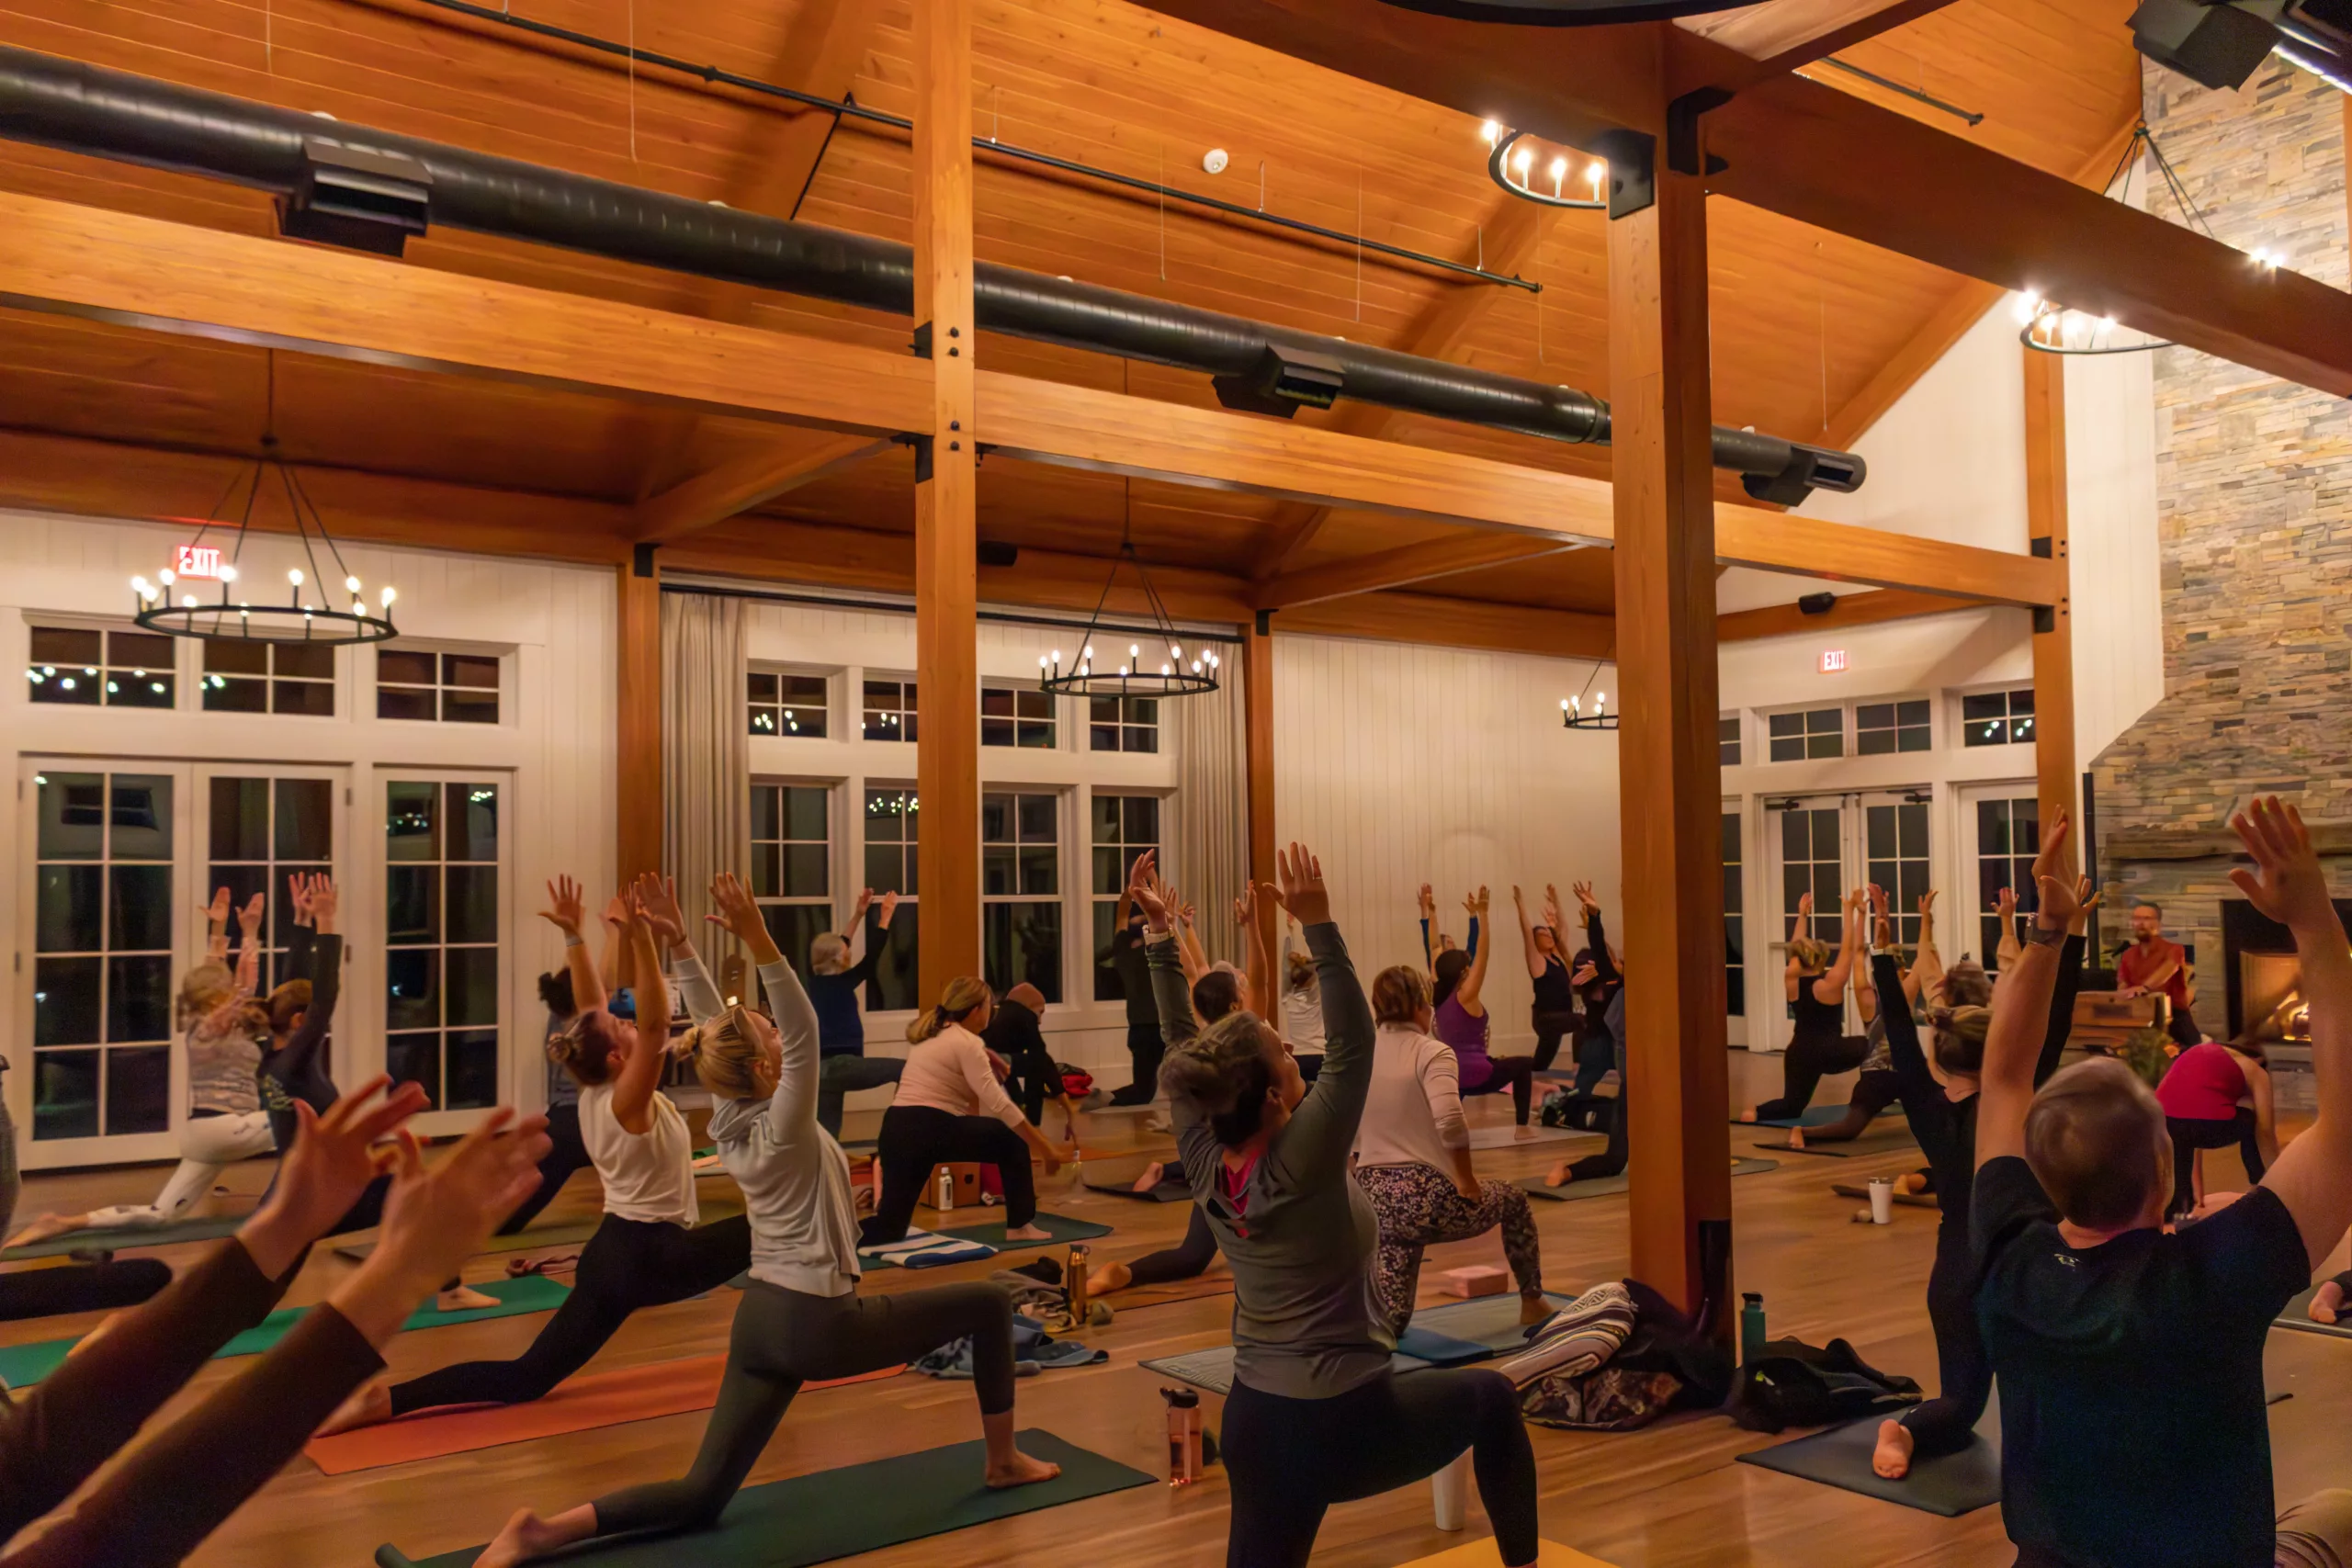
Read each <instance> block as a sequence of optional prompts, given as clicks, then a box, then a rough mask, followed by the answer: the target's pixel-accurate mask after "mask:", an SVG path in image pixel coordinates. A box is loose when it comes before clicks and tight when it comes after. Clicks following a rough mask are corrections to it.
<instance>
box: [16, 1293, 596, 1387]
mask: <svg viewBox="0 0 2352 1568" xmlns="http://www.w3.org/2000/svg"><path fill="white" fill-rule="evenodd" d="M474 1288H475V1289H476V1290H478V1291H481V1292H482V1293H483V1294H485V1295H492V1296H496V1297H497V1298H498V1304H497V1305H496V1306H492V1307H472V1308H469V1309H468V1310H466V1311H464V1312H441V1311H438V1310H436V1309H435V1308H434V1307H432V1306H430V1305H427V1306H423V1307H419V1308H418V1309H417V1310H416V1312H415V1313H414V1314H413V1315H411V1317H410V1318H409V1320H408V1322H406V1323H405V1324H402V1325H401V1328H402V1329H403V1330H404V1331H405V1330H413V1329H419V1328H447V1327H448V1326H449V1325H452V1324H458V1323H476V1322H479V1321H481V1319H484V1318H491V1317H514V1316H515V1315H517V1314H522V1313H526V1312H547V1311H548V1310H549V1309H551V1308H554V1307H558V1306H561V1305H562V1304H563V1298H564V1297H566V1296H568V1295H570V1294H571V1287H570V1286H568V1285H559V1284H557V1283H556V1282H555V1281H554V1280H549V1279H547V1278H545V1277H544V1276H542V1275H537V1274H526V1275H525V1276H524V1277H523V1278H521V1279H519V1280H492V1282H490V1283H489V1284H485V1285H477V1286H475V1287H474ZM310 1310H311V1309H310V1308H308V1307H279V1308H278V1309H277V1311H276V1312H274V1313H271V1314H269V1315H268V1316H267V1317H265V1318H263V1319H262V1320H261V1322H260V1323H258V1324H256V1325H254V1326H253V1327H251V1328H248V1329H246V1330H245V1331H244V1332H243V1334H240V1335H238V1336H237V1337H234V1338H233V1339H231V1340H230V1341H229V1342H228V1343H227V1344H226V1345H223V1346H221V1347H220V1349H218V1350H216V1351H214V1352H213V1353H212V1355H213V1359H215V1360H220V1359H226V1358H228V1357H231V1356H258V1355H260V1354H261V1353H262V1352H263V1351H265V1350H266V1349H268V1348H270V1347H271V1346H273V1345H275V1344H277V1342H278V1341H279V1340H280V1339H283V1338H285V1337H286V1335H287V1331H288V1330H289V1329H291V1328H292V1327H293V1326H294V1324H295V1321H296V1320H297V1319H298V1318H300V1316H301V1315H302V1314H304V1313H306V1312H308V1311H310ZM79 1343H80V1340H79V1339H78V1338H76V1339H40V1340H35V1341H34V1342H32V1343H31V1344H28V1345H8V1346H0V1378H5V1379H6V1380H7V1383H8V1386H9V1387H10V1388H29V1387H30V1386H32V1385H33V1384H34V1383H37V1382H40V1381H41V1380H42V1379H43V1378H45V1377H47V1376H49V1375H50V1373H51V1372H53V1371H57V1369H58V1368H60V1367H62V1366H63V1365H64V1364H65V1355H66V1352H67V1351H69V1350H71V1349H73V1348H74V1346H75V1345H77V1344H79Z"/></svg>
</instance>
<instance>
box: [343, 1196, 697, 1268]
mask: <svg viewBox="0 0 2352 1568" xmlns="http://www.w3.org/2000/svg"><path fill="white" fill-rule="evenodd" d="M700 1208H701V1219H700V1221H699V1223H700V1224H706V1225H707V1224H713V1223H715V1222H716V1221H719V1220H731V1219H734V1218H735V1217H736V1216H738V1215H740V1214H741V1213H742V1212H743V1210H742V1206H741V1204H738V1203H735V1202H732V1201H729V1202H724V1203H708V1202H707V1203H704V1204H702V1205H700ZM603 1223H604V1216H603V1215H601V1214H600V1215H598V1216H597V1217H596V1218H595V1219H593V1220H573V1221H570V1222H568V1223H566V1224H560V1225H531V1226H528V1227H526V1228H525V1229H523V1230H519V1231H516V1232H515V1234H514V1235H494V1236H492V1237H491V1238H490V1239H489V1240H488V1241H486V1242H483V1243H482V1244H481V1246H480V1247H476V1248H475V1249H474V1254H473V1255H474V1256H475V1257H477V1258H484V1257H489V1256H491V1255H492V1254H496V1253H501V1252H528V1251H530V1250H531V1249H532V1248H534V1247H580V1246H583V1245H584V1244H585V1243H586V1242H587V1240H588V1238H589V1237H590V1236H593V1235H595V1234H596V1227H597V1226H598V1225H600V1224H603ZM375 1250H376V1244H375V1243H374V1242H372V1241H355V1242H351V1243H348V1244H346V1245H345V1246H343V1247H336V1248H335V1249H334V1255H335V1256H336V1257H337V1258H349V1259H350V1260H351V1261H352V1262H354V1263H362V1262H365V1261H367V1258H368V1254H369V1253H371V1252H373V1251H375Z"/></svg>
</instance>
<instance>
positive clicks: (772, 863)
mask: <svg viewBox="0 0 2352 1568" xmlns="http://www.w3.org/2000/svg"><path fill="white" fill-rule="evenodd" d="M831 803H832V792H831V790H829V789H827V788H826V787H825V786H824V785H822V784H753V785H752V898H753V899H754V900H756V901H757V902H758V904H759V906H760V918H761V919H763V920H765V921H766V922H767V928H768V934H769V935H770V936H773V937H774V938H775V944H776V947H777V948H778V949H779V950H781V951H782V953H784V955H785V957H786V958H787V959H789V960H790V961H791V964H792V966H793V968H794V969H796V970H797V971H798V972H799V973H800V975H801V976H802V977H803V978H804V979H805V978H806V977H807V976H808V974H809V943H811V942H815V941H816V940H817V939H818V938H819V937H820V936H822V935H824V934H825V933H826V932H827V931H831V929H832V925H833V898H832V893H833V873H832V823H831Z"/></svg>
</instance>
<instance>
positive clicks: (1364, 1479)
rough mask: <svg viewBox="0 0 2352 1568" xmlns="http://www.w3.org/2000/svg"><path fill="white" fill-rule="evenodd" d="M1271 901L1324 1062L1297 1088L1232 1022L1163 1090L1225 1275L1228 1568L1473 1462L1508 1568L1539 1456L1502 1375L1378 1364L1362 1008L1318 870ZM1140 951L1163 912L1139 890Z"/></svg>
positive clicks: (1248, 1563) (1288, 1546) (1272, 1045)
mask: <svg viewBox="0 0 2352 1568" xmlns="http://www.w3.org/2000/svg"><path fill="white" fill-rule="evenodd" d="M1277 871H1278V874H1279V875H1280V877H1281V881H1282V893H1281V898H1282V903H1283V908H1287V909H1288V910H1289V911H1290V912H1291V913H1292V914H1294V915H1295V916H1297V917H1298V920H1299V923H1300V924H1301V925H1302V926H1303V927H1305V928H1306V945H1307V949H1308V951H1309V952H1311V953H1314V955H1315V963H1316V968H1317V972H1318V980H1319V983H1320V986H1321V988H1322V995H1323V1024H1324V1032H1325V1035H1326V1040H1327V1051H1326V1054H1325V1055H1324V1059H1323V1071H1322V1074H1321V1076H1320V1077H1317V1079H1316V1082H1315V1084H1314V1087H1313V1088H1311V1089H1310V1088H1309V1087H1308V1086H1307V1085H1306V1083H1305V1082H1304V1081H1302V1080H1301V1079H1300V1077H1299V1076H1298V1069H1297V1067H1296V1066H1294V1065H1293V1063H1292V1061H1291V1058H1290V1055H1289V1053H1287V1052H1285V1051H1284V1050H1283V1046H1282V1041H1281V1038H1280V1037H1279V1036H1278V1035H1277V1034H1276V1033H1275V1032H1274V1031H1273V1030H1272V1029H1271V1028H1269V1027H1267V1026H1266V1024H1265V1023H1264V1022H1262V1021H1261V1020H1260V1019H1259V1018H1257V1016H1256V1015H1254V1014H1252V1013H1250V1012H1247V1011H1238V1012H1233V1013H1229V1014H1227V1016H1226V1017H1225V1018H1223V1019H1221V1020H1219V1021H1217V1022H1216V1023H1214V1024H1211V1025H1210V1026H1209V1027H1208V1028H1207V1029H1205V1030H1204V1031H1203V1032H1201V1034H1200V1036H1199V1038H1197V1039H1195V1040H1193V1041H1192V1042H1190V1043H1187V1044H1185V1045H1184V1046H1182V1048H1180V1049H1177V1050H1173V1051H1171V1052H1170V1053H1169V1055H1168V1059H1167V1061H1166V1063H1165V1064H1164V1066H1162V1068H1161V1075H1160V1077H1161V1082H1162V1084H1163V1085H1164V1087H1165V1088H1166V1089H1167V1091H1168V1096H1169V1100H1170V1103H1171V1104H1172V1105H1173V1107H1174V1112H1175V1120H1176V1126H1177V1147H1178V1149H1179V1151H1180V1152H1181V1153H1182V1156H1183V1160H1184V1171H1185V1175H1186V1177H1187V1179H1189V1180H1190V1182H1191V1183H1192V1188H1193V1202H1194V1203H1195V1204H1197V1205H1198V1206H1199V1207H1200V1208H1201V1209H1202V1211H1203V1212H1204V1213H1206V1215H1207V1216H1208V1221H1209V1225H1210V1228H1211V1230H1212V1232H1213V1233H1214V1234H1215V1235H1216V1244H1217V1247H1218V1249H1219V1250H1220V1251H1222V1252H1223V1253H1224V1254H1225V1257H1226V1258H1227V1261H1228V1262H1230V1263H1231V1264H1232V1266H1233V1280H1234V1312H1233V1342H1234V1347H1235V1354H1234V1367H1233V1393H1232V1396H1231V1397H1230V1398H1229V1399H1227V1402H1226V1406H1225V1423H1224V1428H1223V1432H1222V1437H1223V1440H1224V1449H1225V1466H1226V1474H1227V1478H1228V1479H1229V1480H1230V1482H1231V1483H1232V1496H1233V1514H1232V1523H1231V1526H1230V1533H1229V1534H1228V1536H1227V1544H1226V1562H1227V1568H1300V1565H1302V1564H1304V1563H1305V1562H1306V1560H1307V1557H1308V1554H1309V1553H1310V1552H1312V1551H1314V1547H1315V1537H1316V1533H1317V1530H1318V1529H1320V1528H1321V1526H1322V1522H1323V1515H1324V1512H1325V1510H1326V1509H1327V1508H1328V1507H1329V1506H1330V1505H1331V1504H1333V1503H1338V1502H1345V1501H1348V1500H1350V1499H1352V1498H1357V1497H1369V1496H1372V1495H1374V1494H1376V1493H1381V1492H1385V1491H1389V1490H1391V1489H1392V1488H1395V1487H1397V1486H1401V1485H1403V1484H1405V1483H1407V1482H1409V1481H1415V1480H1418V1479H1419V1478H1420V1477H1422V1476H1425V1475H1428V1474H1430V1473H1431V1472H1435V1471H1437V1470H1439V1469H1441V1468H1442V1467H1443V1466H1445V1465H1446V1464H1448V1463H1450V1462H1452V1461H1453V1458H1454V1457H1455V1456H1456V1455H1458V1454H1460V1453H1461V1452H1462V1451H1463V1450H1464V1449H1468V1450H1471V1451H1472V1453H1473V1455H1474V1463H1475V1466H1476V1472H1477V1476H1478V1491H1479V1495H1480V1496H1481V1498H1482V1499H1483V1500H1484V1501H1485V1503H1486V1506H1487V1517H1488V1518H1489V1519H1490V1520H1491V1521H1492V1522H1493V1525H1494V1529H1495V1542H1496V1546H1497V1548H1498V1551H1499V1552H1500V1554H1501V1558H1502V1562H1503V1564H1504V1568H1527V1565H1528V1564H1532V1562H1534V1561H1535V1554H1536V1550H1537V1542H1536V1517H1535V1461H1534V1455H1533V1452H1532V1450H1531V1449H1530V1448H1529V1446H1528V1441H1527V1429H1526V1427H1524V1426H1523V1425H1522V1424H1521V1420H1520V1416H1519V1399H1518V1394H1517V1392H1516V1391H1515V1390H1514V1389H1513V1388H1512V1387H1511V1385H1510V1380H1508V1379H1507V1378H1505V1377H1503V1376H1502V1375H1501V1374H1500V1373H1498V1372H1495V1371H1487V1370H1486V1369H1484V1368H1476V1367H1471V1368H1450V1369H1436V1368H1432V1369H1430V1370H1429V1371H1420V1372H1415V1373H1414V1374H1412V1375H1411V1376H1410V1377H1403V1378H1400V1377H1397V1376H1396V1375H1395V1374H1394V1373H1393V1372H1392V1371H1390V1369H1389V1355H1390V1349H1391V1345H1390V1342H1389V1341H1388V1340H1387V1338H1386V1337H1385V1336H1384V1335H1383V1334H1382V1333H1381V1331H1380V1329H1379V1327H1378V1326H1377V1325H1375V1324H1374V1321H1373V1318H1372V1313H1371V1305H1372V1295H1373V1292H1372V1291H1371V1289H1370V1280H1369V1279H1368V1269H1369V1265H1370V1263H1371V1260H1372V1256H1373V1252H1374V1248H1375V1247H1376V1246H1377V1244H1378V1240H1379V1225H1378V1222H1377V1220H1376V1219H1375V1218H1374V1214H1373V1211H1372V1206H1371V1204H1370V1203H1369V1202H1368V1201H1366V1200H1365V1198H1364V1196H1363V1190H1362V1189H1361V1188H1359V1187H1358V1186H1357V1185H1356V1183H1355V1181H1354V1180H1353V1179H1351V1176H1350V1175H1349V1171H1348V1153H1349V1149H1350V1147H1351V1145H1353V1144H1354V1142H1355V1138H1356V1132H1357V1128H1358V1124H1359V1122H1361V1120H1362V1118H1363V1108H1364V1100H1365V1097H1366V1095H1367V1093H1368V1092H1369V1090H1370V1089H1371V1080H1372V1071H1373V1019H1372V1010H1371V1009H1370V1008H1368V1007H1366V1006H1365V1005H1364V997H1363V986H1362V985H1361V984H1360V983H1359V982H1358V981H1357V979H1356V975H1355V968H1354V966H1353V965H1352V964H1351V963H1350V962H1349V961H1348V953H1347V947H1346V945H1345V944H1344V943H1343V942H1341V941H1340V932H1339V928H1338V927H1336V926H1334V925H1333V924H1332V923H1331V900H1330V897H1329V893H1328V892H1327V891H1326V890H1325V888H1324V886H1323V870H1322V867H1321V866H1320V865H1319V864H1318V863H1317V861H1316V859H1315V857H1314V856H1313V855H1311V854H1309V853H1308V852H1306V850H1305V849H1304V848H1302V847H1301V846H1299V845H1296V844H1293V845H1292V846H1291V847H1290V849H1289V850H1288V851H1287V852H1285V853H1284V854H1283V856H1282V857H1281V859H1280V861H1279V863H1278V866H1277ZM1139 901H1140V902H1141V903H1142V905H1143V908H1144V912H1145V918H1146V919H1147V921H1148V924H1149V926H1150V928H1151V933H1152V940H1154V941H1162V940H1165V932H1166V930H1167V911H1166V910H1165V909H1164V908H1159V907H1158V906H1157V900H1156V899H1153V898H1151V897H1148V895H1140V896H1139Z"/></svg>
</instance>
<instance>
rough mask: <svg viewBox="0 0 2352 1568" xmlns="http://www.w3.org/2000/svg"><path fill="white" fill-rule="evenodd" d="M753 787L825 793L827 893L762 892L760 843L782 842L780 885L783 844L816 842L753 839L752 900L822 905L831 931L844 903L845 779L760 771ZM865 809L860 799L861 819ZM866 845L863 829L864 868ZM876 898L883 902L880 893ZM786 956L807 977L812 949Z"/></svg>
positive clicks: (781, 813)
mask: <svg viewBox="0 0 2352 1568" xmlns="http://www.w3.org/2000/svg"><path fill="white" fill-rule="evenodd" d="M752 788H753V789H775V790H792V789H812V790H815V791H817V792H818V793H819V794H820V795H823V796H824V801H825V836H824V840H823V842H824V845H825V885H826V886H825V892H824V895H823V896H822V897H809V896H807V895H805V894H802V895H793V894H786V893H784V892H781V891H779V892H776V893H771V894H763V893H761V892H759V891H758V886H759V884H758V881H757V879H756V878H757V871H756V857H757V855H758V846H759V845H761V844H764V843H773V844H776V845H778V846H780V847H779V849H778V851H777V854H776V886H777V887H778V888H779V889H780V888H782V886H784V853H783V850H782V848H781V846H784V845H789V844H805V843H809V842H812V841H813V840H808V839H792V838H781V839H754V840H752V846H753V848H752V853H753V856H754V860H755V866H754V871H753V880H752V883H751V886H752V902H753V903H754V904H756V905H758V906H759V907H760V908H762V909H767V908H796V909H806V908H817V909H822V910H824V911H825V920H824V924H825V929H826V930H827V931H833V930H835V929H836V928H837V927H838V925H839V920H838V918H837V917H838V916H839V914H840V912H841V909H842V903H843V900H842V897H841V889H842V850H841V840H842V826H841V820H842V816H843V815H844V812H843V807H842V799H843V787H842V781H841V780H840V779H818V778H797V777H790V776H786V775H782V774H769V773H759V774H754V775H753V776H752ZM864 813H865V806H864V802H863V801H862V800H861V801H860V803H859V820H860V821H861V822H863V821H864V819H865V816H864ZM776 824H777V827H778V829H779V830H781V829H783V828H784V827H785V824H786V811H785V806H784V800H783V797H782V796H781V795H779V796H778V797H777V801H776ZM856 863H857V864H858V865H859V866H860V867H861V868H862V867H863V866H864V864H865V842H864V837H863V832H862V830H861V834H860V840H859V844H858V859H857V862H856ZM852 886H863V885H862V884H858V883H855V882H854V880H853V883H852ZM854 897H855V895H854V893H853V895H852V898H853V899H854ZM876 901H877V902H879V898H878V896H877V899H876ZM761 919H763V920H764V919H766V917H765V916H764V915H763V916H762V917H761ZM771 931H773V928H771ZM849 934H850V935H851V936H853V937H854V936H855V934H856V933H855V932H851V933H849ZM782 945H783V944H782V943H780V942H779V943H778V946H779V948H782ZM784 956H785V959H786V962H787V963H789V964H791V965H792V966H793V969H794V971H795V972H796V973H797V974H798V975H800V976H801V977H802V978H803V979H804V980H805V979H806V978H807V977H808V974H809V954H808V953H807V952H806V951H805V950H804V951H802V952H799V953H794V952H791V951H789V950H785V952H784Z"/></svg>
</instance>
